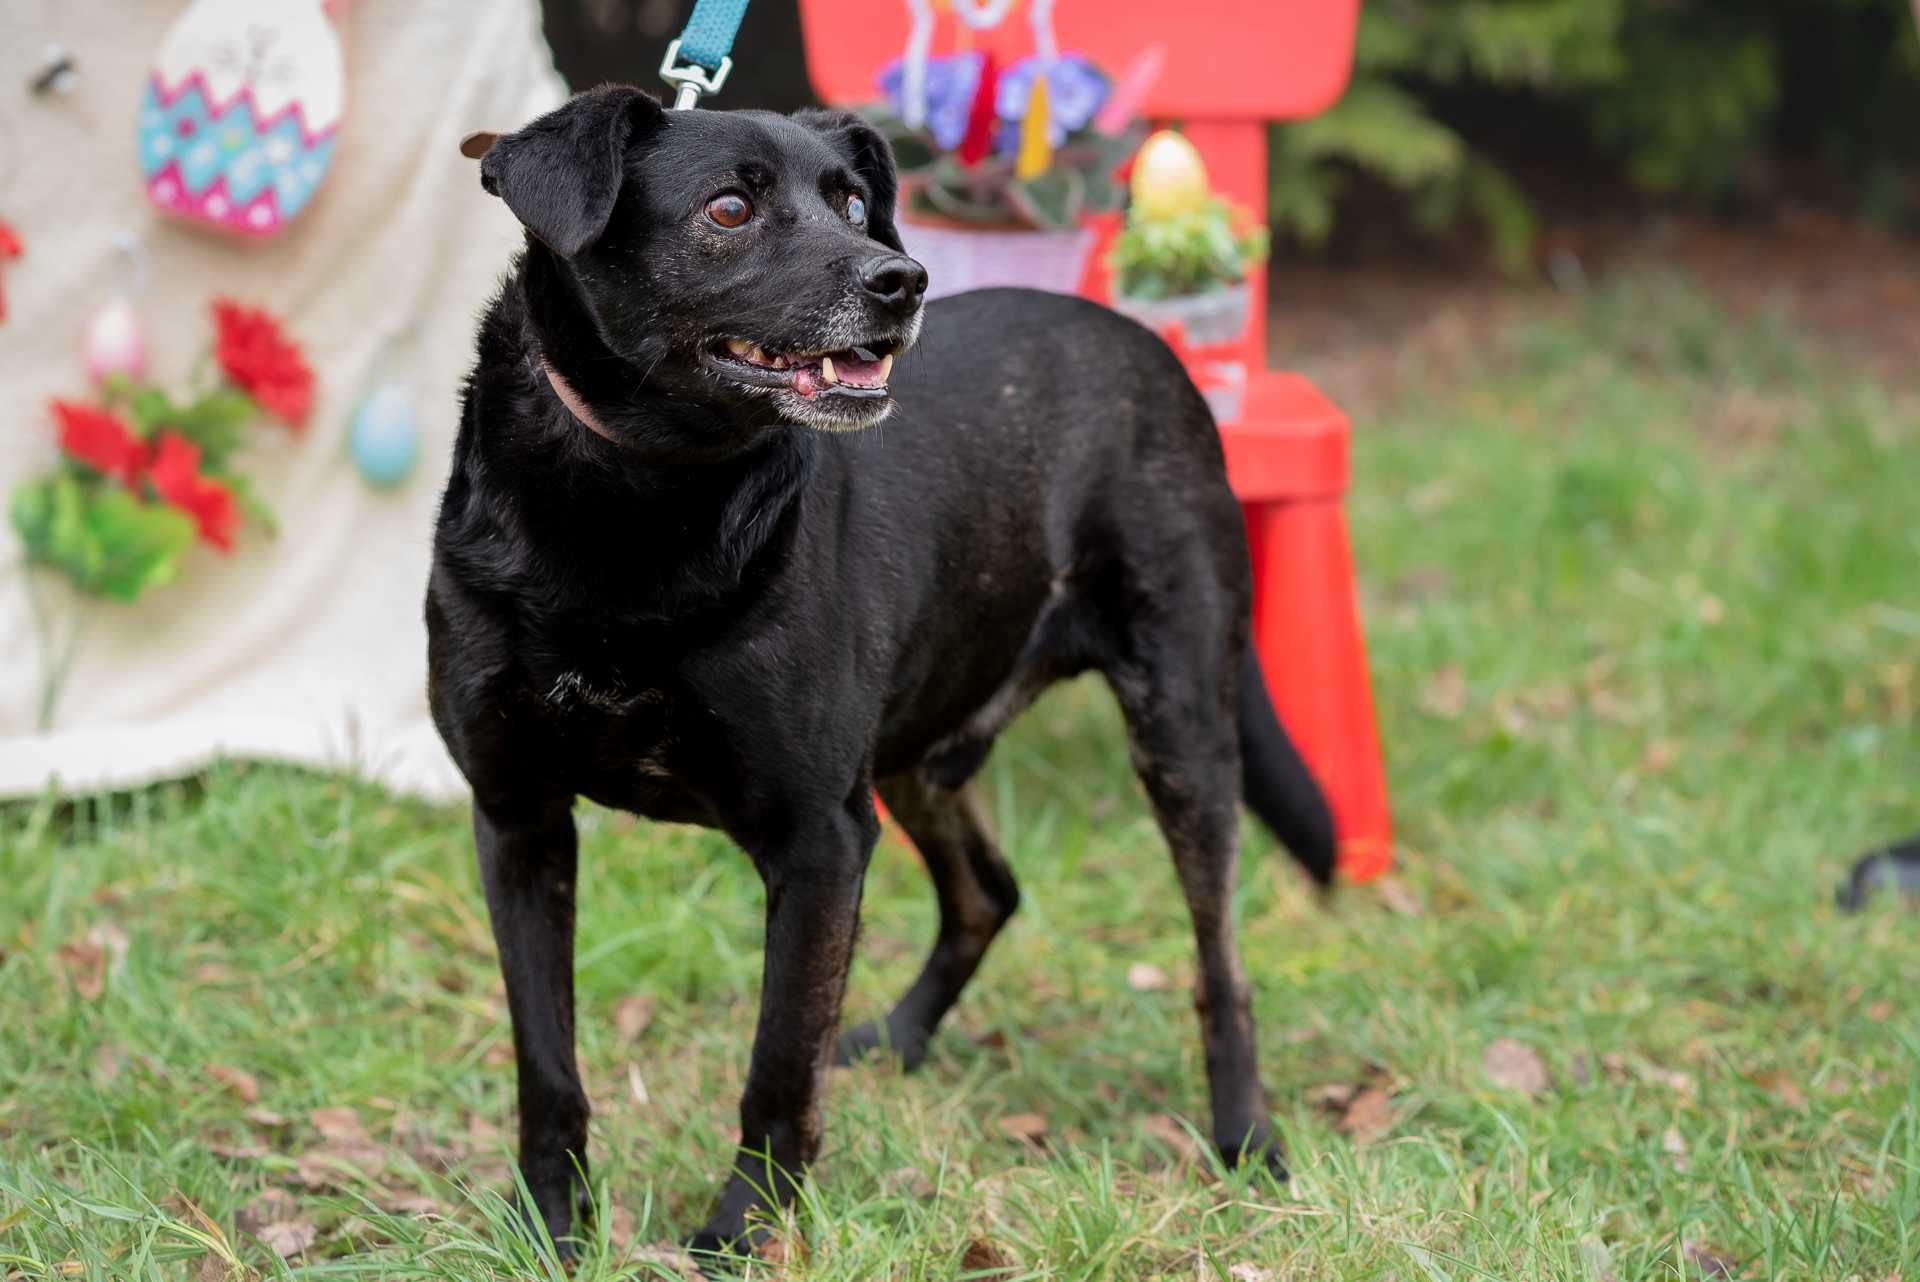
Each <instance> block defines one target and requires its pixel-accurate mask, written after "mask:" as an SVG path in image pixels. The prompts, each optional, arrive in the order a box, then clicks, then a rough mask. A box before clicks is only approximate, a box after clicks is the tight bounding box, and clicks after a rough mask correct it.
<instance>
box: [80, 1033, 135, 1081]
mask: <svg viewBox="0 0 1920 1282" xmlns="http://www.w3.org/2000/svg"><path fill="white" fill-rule="evenodd" d="M126 1067H127V1052H126V1049H125V1048H124V1047H122V1046H120V1045H118V1044H117V1043H114V1042H102V1043H101V1044H100V1045H99V1046H97V1047H95V1048H94V1051H93V1068H92V1070H91V1072H90V1073H89V1076H90V1077H92V1079H93V1084H94V1085H95V1086H99V1087H107V1086H111V1085H113V1084H114V1082H116V1081H118V1080H119V1078H120V1074H121V1072H122V1071H123V1070H125V1068H126Z"/></svg>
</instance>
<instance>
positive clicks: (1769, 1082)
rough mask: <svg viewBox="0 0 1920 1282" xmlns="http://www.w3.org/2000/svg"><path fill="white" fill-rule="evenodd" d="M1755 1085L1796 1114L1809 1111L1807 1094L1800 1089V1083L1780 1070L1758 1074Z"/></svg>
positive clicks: (1754, 1081) (1755, 1077)
mask: <svg viewBox="0 0 1920 1282" xmlns="http://www.w3.org/2000/svg"><path fill="white" fill-rule="evenodd" d="M1753 1083H1754V1085H1756V1086H1758V1087H1760V1088H1761V1089H1762V1090H1764V1091H1766V1092H1767V1093H1768V1094H1769V1095H1772V1096H1773V1097H1774V1098H1775V1099H1777V1100H1779V1101H1780V1102H1781V1103H1782V1104H1784V1105H1786V1106H1787V1107H1788V1108H1790V1109H1792V1110H1794V1111H1795V1112H1796V1113H1804V1112H1806V1111H1807V1095H1806V1092H1805V1091H1803V1090H1801V1089H1800V1085H1799V1083H1797V1082H1795V1081H1794V1080H1793V1079H1792V1078H1791V1077H1788V1076H1787V1075H1786V1074H1785V1073H1783V1072H1780V1071H1779V1070H1778V1069H1776V1070H1774V1071H1772V1072H1769V1073H1758V1074H1756V1075H1755V1076H1754V1078H1753Z"/></svg>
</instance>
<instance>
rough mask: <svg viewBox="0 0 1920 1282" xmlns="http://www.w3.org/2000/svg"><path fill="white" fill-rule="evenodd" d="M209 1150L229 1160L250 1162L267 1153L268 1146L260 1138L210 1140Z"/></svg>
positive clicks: (208, 1143)
mask: <svg viewBox="0 0 1920 1282" xmlns="http://www.w3.org/2000/svg"><path fill="white" fill-rule="evenodd" d="M207 1152H209V1153H211V1154H213V1155H214V1156H215V1157H223V1158H225V1159H227V1160H228V1161H229V1162H250V1161H253V1160H255V1159H256V1158H262V1157H265V1156H266V1155H267V1146H266V1145H265V1144H262V1143H261V1142H260V1141H259V1140H255V1139H244V1140H208V1141H207Z"/></svg>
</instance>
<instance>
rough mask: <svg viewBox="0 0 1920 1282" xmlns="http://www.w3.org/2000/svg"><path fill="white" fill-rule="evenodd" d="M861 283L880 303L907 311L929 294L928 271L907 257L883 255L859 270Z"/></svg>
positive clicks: (868, 261)
mask: <svg viewBox="0 0 1920 1282" xmlns="http://www.w3.org/2000/svg"><path fill="white" fill-rule="evenodd" d="M860 283H861V284H862V285H864V286H866V289H867V292H868V293H869V294H872V295H873V296H874V297H875V298H877V299H879V300H880V301H881V302H883V303H886V304H888V305H889V306H892V307H897V308H899V309H901V310H902V311H905V310H906V309H907V308H909V307H912V306H914V305H915V304H917V303H918V302H919V301H920V295H922V294H924V293H926V292H927V269H926V268H924V267H922V266H921V265H920V264H919V263H916V262H914V261H913V259H911V258H908V257H907V256H906V255H905V254H882V255H881V256H880V257H878V258H869V259H868V260H867V263H866V266H864V267H862V268H861V269H860Z"/></svg>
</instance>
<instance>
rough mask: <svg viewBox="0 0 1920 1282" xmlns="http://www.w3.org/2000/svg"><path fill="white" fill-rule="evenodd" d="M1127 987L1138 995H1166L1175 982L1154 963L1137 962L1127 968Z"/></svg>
mask: <svg viewBox="0 0 1920 1282" xmlns="http://www.w3.org/2000/svg"><path fill="white" fill-rule="evenodd" d="M1127 987H1128V988H1131V989H1132V990H1133V991H1134V992H1136V993H1164V992H1165V991H1166V990H1167V989H1169V988H1172V987H1173V981H1172V980H1171V979H1168V978H1167V972H1166V971H1164V970H1161V969H1160V968H1159V967H1158V966H1155V965H1154V964H1153V963H1152V962H1135V963H1134V964H1133V965H1131V966H1129V967H1127Z"/></svg>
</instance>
